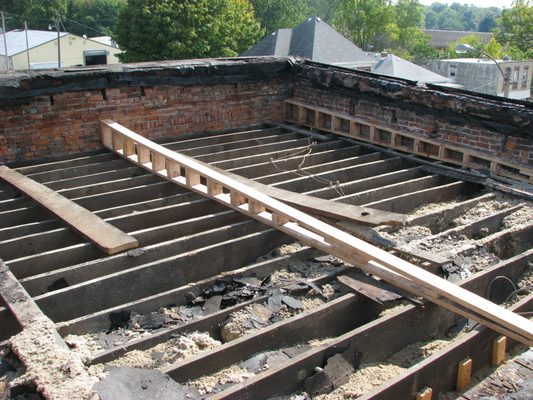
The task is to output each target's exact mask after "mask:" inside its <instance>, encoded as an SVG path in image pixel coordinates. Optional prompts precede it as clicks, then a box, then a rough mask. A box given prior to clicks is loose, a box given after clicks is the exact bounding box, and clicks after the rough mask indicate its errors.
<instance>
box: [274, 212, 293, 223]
mask: <svg viewBox="0 0 533 400" xmlns="http://www.w3.org/2000/svg"><path fill="white" fill-rule="evenodd" d="M272 222H273V223H274V224H275V225H285V224H286V223H287V222H289V217H286V216H284V215H280V214H276V213H272Z"/></svg>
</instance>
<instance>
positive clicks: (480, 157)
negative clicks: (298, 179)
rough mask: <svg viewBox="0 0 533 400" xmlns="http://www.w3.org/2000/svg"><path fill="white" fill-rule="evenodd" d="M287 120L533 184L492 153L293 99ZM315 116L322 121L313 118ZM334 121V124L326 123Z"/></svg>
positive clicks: (532, 173)
mask: <svg viewBox="0 0 533 400" xmlns="http://www.w3.org/2000/svg"><path fill="white" fill-rule="evenodd" d="M283 104H284V118H285V120H286V121H288V122H293V123H297V124H299V125H304V126H307V127H309V128H315V129H319V130H322V131H326V132H332V133H335V134H337V135H341V136H346V137H349V138H352V139H357V140H361V141H363V142H369V143H373V144H377V145H381V146H387V147H389V148H392V149H395V150H400V151H404V152H408V153H412V154H416V155H420V156H423V157H428V158H432V159H435V160H440V161H444V162H447V163H451V164H456V165H460V166H462V167H469V168H474V169H479V168H483V169H489V170H490V172H491V173H492V174H494V175H501V176H505V177H510V178H513V179H519V180H523V181H529V183H533V169H532V168H527V167H525V166H523V165H520V164H514V163H512V162H509V161H505V160H502V159H501V158H497V157H494V156H491V155H490V154H485V153H481V152H479V151H475V150H471V149H467V148H465V147H460V146H454V145H452V144H448V143H444V142H442V141H437V140H432V139H429V138H421V137H419V136H416V135H413V134H410V133H407V132H400V131H396V130H393V129H391V128H390V127H386V126H380V125H376V124H372V123H369V122H368V121H365V120H364V119H361V118H357V117H354V116H353V115H349V114H342V113H338V112H335V111H331V110H328V109H326V108H322V107H316V106H312V105H309V104H305V103H302V102H300V101H297V100H293V99H289V100H285V101H284V103H283ZM309 114H314V115H315V116H318V115H320V118H318V117H317V118H312V119H309V118H307V116H308V115H309ZM326 121H331V123H329V122H326Z"/></svg>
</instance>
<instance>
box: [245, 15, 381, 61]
mask: <svg viewBox="0 0 533 400" xmlns="http://www.w3.org/2000/svg"><path fill="white" fill-rule="evenodd" d="M241 55H242V56H299V57H304V58H307V59H309V60H312V61H317V62H322V63H328V64H337V63H349V62H361V61H369V62H372V61H374V60H375V58H374V56H372V55H369V54H367V53H365V52H364V51H363V50H361V49H360V48H359V47H357V46H356V45H355V44H353V43H352V42H351V41H349V40H348V39H346V38H345V37H344V36H342V35H341V34H340V33H339V32H337V31H336V30H335V29H333V28H332V27H331V26H329V25H328V24H327V23H325V22H324V21H322V20H321V19H320V18H318V17H310V18H308V19H306V20H305V21H304V22H302V23H301V24H300V25H298V26H296V27H294V28H292V29H278V30H277V31H275V32H272V33H271V34H269V35H267V36H266V37H265V38H263V39H262V40H261V41H260V42H259V43H257V44H256V45H255V46H253V47H252V48H251V49H249V50H247V51H245V52H244V53H242V54H241Z"/></svg>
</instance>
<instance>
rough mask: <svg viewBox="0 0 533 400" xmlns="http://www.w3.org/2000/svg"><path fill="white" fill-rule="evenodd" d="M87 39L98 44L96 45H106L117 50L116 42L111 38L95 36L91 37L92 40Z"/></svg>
mask: <svg viewBox="0 0 533 400" xmlns="http://www.w3.org/2000/svg"><path fill="white" fill-rule="evenodd" d="M89 39H90V40H94V41H95V42H98V43H103V44H107V45H108V46H111V47H114V48H117V49H118V45H117V42H115V41H114V40H113V39H112V38H111V36H95V37H92V38H89Z"/></svg>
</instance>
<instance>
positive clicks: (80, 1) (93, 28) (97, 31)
mask: <svg viewBox="0 0 533 400" xmlns="http://www.w3.org/2000/svg"><path fill="white" fill-rule="evenodd" d="M124 4H126V0H68V9H67V15H66V18H65V21H64V24H65V27H66V28H67V30H68V31H69V32H71V33H74V34H76V35H87V36H89V37H90V36H99V35H111V33H113V32H114V31H115V29H116V27H117V19H118V10H119V8H120V7H121V6H123V5H124Z"/></svg>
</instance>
